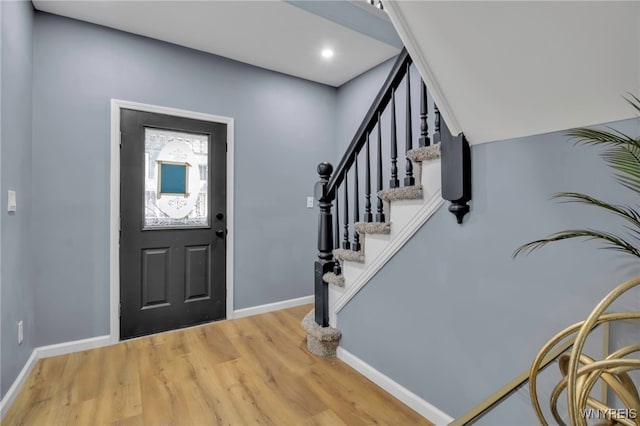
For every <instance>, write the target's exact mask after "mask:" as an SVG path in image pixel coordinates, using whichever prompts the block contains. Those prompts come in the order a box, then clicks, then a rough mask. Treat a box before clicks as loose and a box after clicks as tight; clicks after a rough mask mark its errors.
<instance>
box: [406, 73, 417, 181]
mask: <svg viewBox="0 0 640 426" xmlns="http://www.w3.org/2000/svg"><path fill="white" fill-rule="evenodd" d="M406 116H407V117H406V121H405V123H406V132H405V133H406V136H407V141H406V144H405V155H406V154H407V153H408V152H409V151H410V150H411V148H413V131H412V129H411V64H407V108H406ZM405 161H406V162H407V163H406V168H405V170H406V177H405V178H404V186H413V185H415V184H416V180H415V178H414V177H413V163H411V160H409V159H408V158H406V157H405Z"/></svg>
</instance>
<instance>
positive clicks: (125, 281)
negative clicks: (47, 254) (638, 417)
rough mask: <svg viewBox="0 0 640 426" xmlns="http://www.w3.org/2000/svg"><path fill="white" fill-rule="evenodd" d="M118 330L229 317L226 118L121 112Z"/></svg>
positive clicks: (124, 333)
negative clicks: (222, 120) (215, 120)
mask: <svg viewBox="0 0 640 426" xmlns="http://www.w3.org/2000/svg"><path fill="white" fill-rule="evenodd" d="M120 131H121V148H120V221H121V223H120V338H121V339H127V338H131V337H136V336H142V335H146V334H151V333H157V332H160V331H166V330H172V329H175V328H180V327H186V326H190V325H195V324H200V323H203V322H208V321H213V320H219V319H223V318H225V317H226V270H225V264H226V262H225V259H226V248H225V246H226V244H225V237H226V221H227V217H226V214H227V209H226V176H227V172H226V169H227V163H226V140H227V126H226V124H220V123H212V122H207V121H200V120H193V119H188V118H182V117H173V116H168V115H162V114H155V113H149V112H140V111H133V110H127V109H123V110H121V115H120Z"/></svg>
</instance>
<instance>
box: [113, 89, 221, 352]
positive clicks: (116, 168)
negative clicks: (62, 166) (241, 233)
mask: <svg viewBox="0 0 640 426" xmlns="http://www.w3.org/2000/svg"><path fill="white" fill-rule="evenodd" d="M123 108H126V109H133V110H136V111H142V112H152V113H157V114H165V115H173V116H176V117H185V118H192V119H196V120H202V121H210V122H213V123H222V124H226V125H227V247H226V265H225V266H226V269H227V274H226V275H227V282H226V287H227V304H226V310H227V312H226V315H227V319H232V318H233V243H234V227H233V200H234V192H233V188H234V185H233V183H234V182H233V176H234V173H233V167H234V121H233V118H231V117H224V116H220V115H212V114H205V113H201V112H194V111H188V110H183V109H175V108H168V107H162V106H157V105H149V104H143V103H138V102H130V101H123V100H120V99H111V179H110V200H109V206H110V213H109V216H110V220H109V240H110V242H109V329H110V334H109V335H110V339H111V343H112V344H113V343H118V342H119V341H120V316H119V313H118V307H119V303H120V241H119V233H120V110H121V109H123Z"/></svg>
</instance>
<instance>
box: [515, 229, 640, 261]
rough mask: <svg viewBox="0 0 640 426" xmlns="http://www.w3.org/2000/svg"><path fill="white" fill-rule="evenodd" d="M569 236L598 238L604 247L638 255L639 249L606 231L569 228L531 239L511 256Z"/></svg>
mask: <svg viewBox="0 0 640 426" xmlns="http://www.w3.org/2000/svg"><path fill="white" fill-rule="evenodd" d="M571 238H586V239H587V240H600V241H602V242H604V243H605V247H604V248H606V249H610V250H616V251H621V252H623V253H626V254H630V255H632V256H635V257H640V251H639V250H638V249H637V248H636V247H634V246H633V244H630V243H628V242H627V241H625V240H624V239H622V238H620V237H617V236H615V235H613V234H610V233H608V232H602V231H595V230H592V229H571V230H568V231H561V232H557V233H555V234H552V235H549V236H548V237H546V238H543V239H541V240H536V241H532V242H530V243H527V244H524V245H522V246H520V247H518V248H517V249H516V251H514V252H513V257H514V258H515V257H517V256H519V255H520V254H529V253H531V252H533V251H535V250H537V249H539V248H540V247H543V246H545V245H547V244H549V243H552V242H555V241H562V240H568V239H571Z"/></svg>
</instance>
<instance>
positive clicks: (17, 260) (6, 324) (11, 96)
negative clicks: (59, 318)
mask: <svg viewBox="0 0 640 426" xmlns="http://www.w3.org/2000/svg"><path fill="white" fill-rule="evenodd" d="M0 11H1V17H0V19H1V28H2V29H1V32H2V42H1V44H2V47H1V55H0V58H1V71H0V76H1V98H2V100H1V103H2V106H1V107H0V111H1V114H0V115H1V124H2V125H1V128H2V131H1V149H0V152H1V154H0V158H1V163H2V165H1V176H0V200H1V203H0V235H1V238H0V239H1V245H2V249H1V250H2V272H1V273H0V279H1V281H0V282H1V284H0V293H1V296H0V299H1V309H2V313H1V318H2V325H1V330H0V332H1V333H2V334H1V335H2V337H1V341H0V345H1V347H0V359H1V362H0V364H1V366H0V375H1V376H2V378H1V380H0V396H2V397H4V395H5V393H6V392H7V390H8V388H9V387H10V386H11V384H12V383H13V381H14V380H15V378H16V377H17V375H18V373H19V372H20V370H21V369H22V367H23V366H24V363H25V362H26V360H27V358H28V357H29V355H31V351H32V350H33V347H34V315H33V282H32V277H31V264H32V257H31V245H30V238H29V235H30V226H31V214H32V202H31V191H32V190H31V185H32V178H31V171H32V167H31V73H32V33H33V31H32V29H33V7H32V6H31V2H27V1H20V2H0ZM9 189H12V190H15V191H16V193H17V206H18V208H17V212H16V213H7V191H8V190H9ZM20 320H22V321H24V342H23V343H22V344H21V345H19V346H18V327H17V324H18V321H20Z"/></svg>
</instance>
